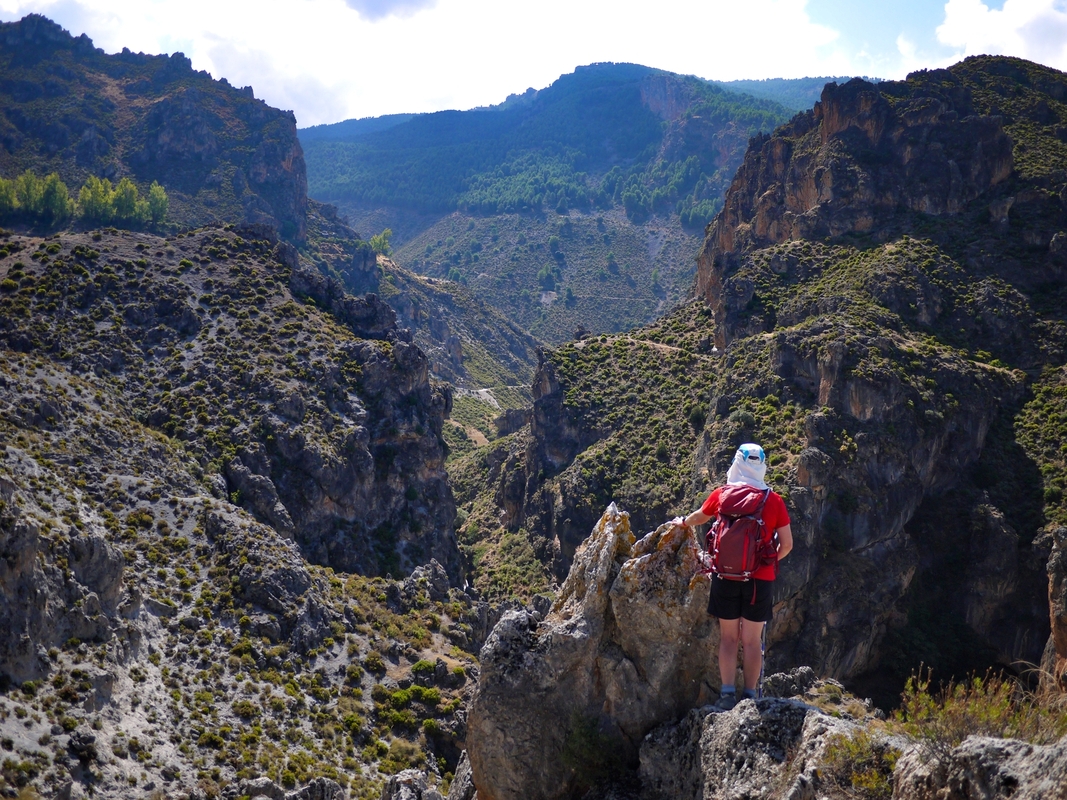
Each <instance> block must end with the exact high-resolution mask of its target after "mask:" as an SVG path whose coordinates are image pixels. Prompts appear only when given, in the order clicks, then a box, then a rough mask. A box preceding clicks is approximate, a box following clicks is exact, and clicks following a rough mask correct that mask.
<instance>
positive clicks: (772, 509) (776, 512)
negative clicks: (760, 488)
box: [700, 486, 789, 581]
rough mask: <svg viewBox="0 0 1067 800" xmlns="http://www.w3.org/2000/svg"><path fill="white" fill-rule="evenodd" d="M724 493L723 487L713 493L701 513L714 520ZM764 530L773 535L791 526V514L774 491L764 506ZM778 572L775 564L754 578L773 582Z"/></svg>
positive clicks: (764, 568) (754, 575) (762, 569)
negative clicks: (780, 529)
mask: <svg viewBox="0 0 1067 800" xmlns="http://www.w3.org/2000/svg"><path fill="white" fill-rule="evenodd" d="M721 493H722V487H721V486H720V487H719V488H718V489H716V490H715V491H713V492H712V493H711V494H709V495H708V499H707V500H705V501H704V505H702V506H701V507H700V511H701V513H704V514H707V515H708V516H709V517H711V518H712V519H714V518H715V515H716V514H718V513H719V495H720V494H721ZM761 516H762V517H763V528H764V530H766V531H768V532H769V533H773V532H774V531H776V530H778V529H779V528H784V527H785V526H786V525H788V524H789V512H788V511H786V508H785V501H784V500H783V499H782V498H781V496H780V495H779V494H778V493H777V492H774V491H772V492H771V493H770V494H769V495H767V502H766V503H764V504H763V514H762V515H761ZM776 572H777V570H776V569H775V565H774V564H767V565H766V566H763V567H760V568H759V569H757V570H756V571H755V572H753V573H752V577H753V578H756V579H757V580H761V581H773V580H774V578H775V575H776Z"/></svg>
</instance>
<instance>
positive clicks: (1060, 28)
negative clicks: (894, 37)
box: [937, 0, 1067, 69]
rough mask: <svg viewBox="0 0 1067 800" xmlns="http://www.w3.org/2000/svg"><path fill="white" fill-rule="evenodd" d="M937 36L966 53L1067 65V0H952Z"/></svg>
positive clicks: (960, 54) (946, 9) (1059, 66)
mask: <svg viewBox="0 0 1067 800" xmlns="http://www.w3.org/2000/svg"><path fill="white" fill-rule="evenodd" d="M937 38H938V40H939V41H940V42H941V43H942V44H946V45H948V46H950V47H952V48H955V49H956V51H957V54H958V57H961V58H962V57H963V56H971V55H980V54H989V55H1012V56H1018V57H1020V58H1027V59H1030V60H1032V61H1037V62H1039V63H1042V64H1045V65H1047V66H1050V67H1055V68H1057V69H1067V0H1004V7H1003V8H1000V9H995V8H990V7H989V6H987V5H986V4H985V3H983V2H982V0H949V1H948V2H947V3H946V4H945V21H944V22H943V23H942V24H941V25H940V26H938V28H937Z"/></svg>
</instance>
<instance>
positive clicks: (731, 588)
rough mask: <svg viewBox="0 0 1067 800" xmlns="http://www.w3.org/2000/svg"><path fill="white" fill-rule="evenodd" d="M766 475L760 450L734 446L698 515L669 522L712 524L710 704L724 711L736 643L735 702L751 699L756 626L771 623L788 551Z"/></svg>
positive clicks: (758, 668) (729, 704) (731, 701)
mask: <svg viewBox="0 0 1067 800" xmlns="http://www.w3.org/2000/svg"><path fill="white" fill-rule="evenodd" d="M766 474H767V458H766V455H765V454H764V452H763V448H762V447H760V446H759V445H758V444H743V445H741V446H740V447H739V448H738V449H737V452H736V453H734V460H733V463H732V464H731V465H730V469H729V471H728V472H727V474H726V485H725V486H720V487H719V488H718V489H716V490H715V491H713V492H712V493H711V494H710V495H709V496H708V499H707V500H705V501H704V505H702V506H701V507H700V509H699V510H698V511H694V512H693V513H692V514H690V515H689V516H687V517H685V518H684V519H678V520H675V522H676V524H678V525H681V526H683V527H686V528H690V527H692V526H694V525H702V524H704V523H705V522H707V521H708V520H710V519H714V520H715V524H714V525H713V526H712V529H711V531H710V532H709V534H708V535H709V537H710V541H709V543H710V545H711V547H709V551H710V553H709V555H710V560H711V563H710V564H709V567H710V571H711V572H712V578H711V598H710V600H709V601H708V613H710V614H712V615H713V616H715V617H718V619H719V632H720V637H719V673H720V675H721V677H722V689H721V690H720V694H719V699H718V701H716V703H715V706H716V708H719V709H722V710H724V711H728V710H729V709H731V708H733V707H734V706H735V705H737V702H738V697H737V690H736V688H735V686H734V676H735V675H736V674H737V643H738V641H740V642H741V644H742V645H743V646H744V677H745V686H744V690H743V692H742V699H744V698H754V697H755V696H756V684H757V683H758V682H759V679H760V675H761V674H762V672H763V650H762V646H761V642H762V638H763V626H764V625H765V624H766V623H768V622H770V620H771V612H772V610H773V606H774V598H773V594H774V579H775V578H776V577H777V576H778V562H779V561H781V560H782V559H783V558H785V557H786V556H787V555H789V551H790V550H792V549H793V533H792V530H791V529H790V527H789V512H788V511H786V508H785V501H784V500H782V498H781V497H780V496H779V495H778V493H777V492H773V491H771V489H770V487H769V486H767V484H766V483H765V482H764V480H763V478H764V476H765V475H766ZM760 522H762V525H761V524H760Z"/></svg>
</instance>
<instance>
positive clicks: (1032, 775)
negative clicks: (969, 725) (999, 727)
mask: <svg viewBox="0 0 1067 800" xmlns="http://www.w3.org/2000/svg"><path fill="white" fill-rule="evenodd" d="M1065 791H1067V737H1065V738H1063V739H1060V741H1059V742H1057V743H1056V744H1051V745H1034V744H1028V743H1027V742H1021V741H1019V740H1017V739H991V738H988V737H985V736H971V737H968V738H967V739H966V740H964V742H963V743H962V744H960V745H959V746H958V747H956V748H954V749H953V750H951V751H950V752H949V753H947V754H946V755H942V756H939V757H937V758H930V754H929V753H928V752H927V751H926V750H924V749H923V748H922V747H915V748H913V749H911V750H910V751H908V752H907V753H905V755H904V756H903V758H901V759H900V762H899V764H898V765H897V768H896V770H895V772H894V775H893V796H894V797H900V798H904V797H906V798H908V799H909V800H912V799H913V798H914V800H965V799H966V798H972V797H989V798H1008V797H1010V798H1012V799H1013V800H1045V798H1052V797H1062V796H1063V795H1064V792H1065Z"/></svg>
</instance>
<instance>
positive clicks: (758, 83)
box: [711, 75, 877, 111]
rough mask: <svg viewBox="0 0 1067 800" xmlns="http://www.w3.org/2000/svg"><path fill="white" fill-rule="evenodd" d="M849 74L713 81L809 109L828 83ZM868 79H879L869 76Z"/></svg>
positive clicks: (792, 108) (792, 107)
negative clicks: (821, 76)
mask: <svg viewBox="0 0 1067 800" xmlns="http://www.w3.org/2000/svg"><path fill="white" fill-rule="evenodd" d="M849 80H851V78H850V77H849V76H847V75H839V76H837V77H824V78H764V79H763V80H737V81H711V83H712V84H713V85H715V86H721V87H722V88H723V89H726V90H728V91H731V92H743V93H745V94H750V95H752V96H753V97H760V98H763V99H764V100H772V101H774V102H775V103H778V104H779V105H781V106H784V107H785V108H788V109H789V110H790V111H807V110H808V109H809V108H811V107H812V106H813V105H815V103H817V102H818V100H819V95H821V94H822V88H823V87H824V86H825V85H826V84H828V83H845V82H846V81H849ZM866 80H877V79H871V78H867V79H866Z"/></svg>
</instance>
